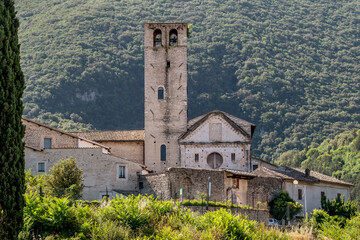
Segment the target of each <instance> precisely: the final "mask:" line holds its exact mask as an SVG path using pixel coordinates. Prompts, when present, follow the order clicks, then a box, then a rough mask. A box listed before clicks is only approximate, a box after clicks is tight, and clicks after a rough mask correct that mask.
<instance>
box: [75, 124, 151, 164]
mask: <svg viewBox="0 0 360 240" xmlns="http://www.w3.org/2000/svg"><path fill="white" fill-rule="evenodd" d="M71 134H73V135H76V136H78V137H82V138H85V139H90V140H92V141H94V142H97V143H100V144H103V145H106V146H107V147H109V148H111V153H112V154H113V155H115V156H117V157H120V158H123V159H126V160H129V161H132V162H136V163H139V164H144V147H145V145H144V139H145V132H144V131H143V130H136V131H91V132H72V133H71Z"/></svg>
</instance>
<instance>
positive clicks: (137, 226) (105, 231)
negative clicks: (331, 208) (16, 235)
mask: <svg viewBox="0 0 360 240" xmlns="http://www.w3.org/2000/svg"><path fill="white" fill-rule="evenodd" d="M25 197H26V208H25V212H24V218H25V224H24V227H23V231H22V232H21V234H20V239H29V240H30V239H36V238H41V239H64V238H67V239H95V240H98V239H101V240H107V239H109V240H110V239H114V240H115V239H116V240H117V239H149V240H150V239H164V240H165V239H166V240H168V239H186V240H187V239H219V240H220V239H254V240H255V239H256V240H258V239H286V234H283V233H281V232H279V231H276V230H270V231H268V230H266V228H265V227H264V225H262V224H258V223H257V222H255V221H248V220H247V219H246V218H245V217H242V216H237V215H232V214H231V213H230V212H229V211H226V210H225V209H222V210H219V211H214V212H208V213H206V214H204V215H200V214H199V213H193V212H191V211H190V210H188V209H186V208H185V209H182V208H181V206H180V204H179V203H178V202H172V201H158V200H156V199H154V198H153V197H152V196H129V197H127V198H119V197H118V198H116V199H113V200H111V201H103V202H101V203H100V204H98V202H96V204H89V202H85V201H70V200H68V199H66V198H56V197H40V196H39V194H37V193H32V194H26V195H25Z"/></svg>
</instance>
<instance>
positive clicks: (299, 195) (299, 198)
mask: <svg viewBox="0 0 360 240" xmlns="http://www.w3.org/2000/svg"><path fill="white" fill-rule="evenodd" d="M298 200H302V189H298Z"/></svg>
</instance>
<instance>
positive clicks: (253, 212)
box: [185, 206, 269, 224]
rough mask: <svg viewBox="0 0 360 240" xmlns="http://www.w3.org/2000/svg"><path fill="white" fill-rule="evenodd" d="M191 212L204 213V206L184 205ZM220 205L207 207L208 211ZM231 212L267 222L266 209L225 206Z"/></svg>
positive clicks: (216, 208) (267, 212)
mask: <svg viewBox="0 0 360 240" xmlns="http://www.w3.org/2000/svg"><path fill="white" fill-rule="evenodd" d="M185 208H189V209H190V210H191V211H193V212H199V213H206V207H201V206H186V207H185ZM221 208H222V207H209V211H210V212H212V211H217V210H220V209H221ZM226 209H227V210H228V211H230V212H231V213H232V214H239V215H243V216H246V217H247V218H248V219H249V220H255V221H258V222H263V223H265V224H268V223H269V211H268V210H257V209H246V208H226Z"/></svg>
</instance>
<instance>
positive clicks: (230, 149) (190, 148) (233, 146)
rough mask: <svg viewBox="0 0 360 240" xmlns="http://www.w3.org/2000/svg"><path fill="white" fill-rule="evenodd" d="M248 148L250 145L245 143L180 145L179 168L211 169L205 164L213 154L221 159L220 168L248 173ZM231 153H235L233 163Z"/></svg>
mask: <svg viewBox="0 0 360 240" xmlns="http://www.w3.org/2000/svg"><path fill="white" fill-rule="evenodd" d="M250 148H251V144H246V143H209V144H200V143H183V144H181V145H180V151H181V161H182V162H181V166H182V167H189V168H203V169H212V168H211V167H210V166H209V165H208V163H207V157H208V156H209V155H210V154H211V153H214V152H215V153H219V154H220V155H221V156H222V158H223V164H222V165H221V166H220V168H227V169H236V170H242V171H249V167H250V165H249V160H248V158H249V155H250ZM232 153H235V161H232V158H231V154H232ZM246 153H248V155H246ZM195 154H199V160H198V161H195Z"/></svg>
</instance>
